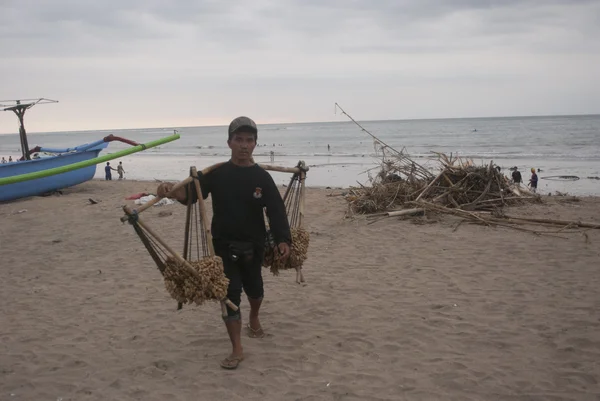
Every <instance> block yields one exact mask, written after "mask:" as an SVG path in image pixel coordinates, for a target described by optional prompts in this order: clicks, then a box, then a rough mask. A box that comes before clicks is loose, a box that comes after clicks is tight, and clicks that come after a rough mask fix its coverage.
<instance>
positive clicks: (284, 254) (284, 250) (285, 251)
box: [277, 242, 290, 260]
mask: <svg viewBox="0 0 600 401" xmlns="http://www.w3.org/2000/svg"><path fill="white" fill-rule="evenodd" d="M277 248H279V255H281V259H282V260H286V259H287V258H289V257H290V246H289V245H288V244H287V243H286V242H282V243H281V244H279V245H277Z"/></svg>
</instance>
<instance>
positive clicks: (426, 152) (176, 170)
mask: <svg viewBox="0 0 600 401" xmlns="http://www.w3.org/2000/svg"><path fill="white" fill-rule="evenodd" d="M339 119H340V121H339V122H329V123H299V124H269V125H259V134H258V145H259V146H257V148H256V149H255V151H254V157H255V160H256V161H257V162H259V163H270V158H271V156H270V152H271V151H273V152H274V160H275V161H274V163H273V164H277V165H281V166H295V165H296V164H297V163H298V161H299V160H303V161H305V162H306V164H307V165H309V166H310V170H309V172H308V174H307V185H309V186H319V187H332V188H339V187H348V186H356V185H358V182H360V183H362V184H368V183H369V170H370V171H371V174H372V175H373V172H375V173H376V171H377V166H378V161H379V159H378V157H377V154H376V152H375V146H374V141H373V139H372V138H371V137H370V136H369V135H368V134H367V133H365V132H363V131H362V130H361V129H360V128H359V127H358V126H357V125H356V124H354V123H353V122H352V121H349V120H347V119H346V120H344V117H343V116H339ZM360 124H361V125H362V126H363V127H364V128H365V129H366V130H368V131H369V132H371V133H372V134H373V135H375V136H376V137H378V138H379V139H380V140H381V141H383V142H385V143H387V144H388V145H389V146H391V147H393V148H395V149H397V150H402V149H405V152H407V153H408V154H409V155H410V156H411V158H413V159H414V160H415V161H416V162H418V163H419V164H422V165H424V166H426V167H428V168H430V169H431V170H432V171H435V170H436V169H437V168H438V166H439V164H438V162H437V158H436V156H435V154H433V153H432V152H442V153H446V154H450V153H452V154H453V155H458V156H461V157H464V158H470V159H473V161H474V162H475V163H476V164H481V165H483V164H488V163H489V162H490V161H491V160H493V161H494V163H495V164H497V165H499V166H500V167H501V168H502V172H503V173H504V174H506V175H508V176H510V173H511V172H510V171H509V168H511V167H513V166H517V167H518V168H519V170H521V174H522V175H523V177H524V179H525V181H526V182H527V181H528V179H529V176H530V173H529V170H530V169H531V168H532V167H534V168H536V169H540V172H539V173H538V175H539V177H540V181H539V184H538V188H539V191H540V192H541V193H553V194H554V193H555V192H556V191H560V192H566V193H569V194H572V195H600V180H599V179H595V178H594V177H600V115H588V116H549V117H505V118H469V119H436V120H399V121H364V122H360ZM174 130H176V131H177V132H178V133H179V134H180V135H181V138H180V139H179V140H176V141H174V142H170V143H168V144H165V145H163V146H160V147H157V148H152V149H149V150H146V151H144V152H140V153H136V154H133V155H129V156H126V157H124V158H121V159H119V160H115V161H113V162H111V164H112V165H116V164H118V162H119V161H122V162H123V165H124V168H125V171H126V174H125V176H126V178H127V179H136V180H153V179H160V180H174V181H175V180H181V179H183V178H185V177H186V176H187V174H188V171H189V167H190V166H192V165H194V166H196V167H197V168H198V169H201V168H203V167H206V166H209V165H211V164H213V163H216V162H218V161H223V160H227V159H228V158H229V155H230V151H229V148H228V147H227V142H226V140H227V128H226V127H223V126H222V127H168V128H144V129H127V130H103V131H82V132H53V133H31V134H28V139H29V144H30V147H34V146H36V145H39V146H48V147H58V148H62V147H72V146H77V145H80V144H83V143H88V142H92V141H95V140H98V139H100V138H102V137H104V136H106V135H109V134H114V135H116V136H121V137H125V138H128V139H131V140H134V141H137V142H139V143H145V142H149V141H152V140H155V139H158V138H161V137H164V136H167V135H170V134H172V133H173V131H174ZM19 144H20V142H19V139H18V136H17V135H16V134H15V135H0V157H1V156H4V157H6V158H8V156H9V155H12V156H13V158H15V157H20V153H19ZM328 146H329V148H328ZM127 147H128V145H125V144H122V143H119V142H113V143H111V144H110V145H109V147H108V149H107V150H106V151H103V152H102V153H101V154H106V153H107V152H108V153H110V152H114V151H117V150H121V149H125V148H127ZM101 167H102V166H100V167H99V168H97V172H96V177H97V178H103V169H102V168H101ZM272 174H273V177H274V179H275V181H276V182H277V184H283V183H287V182H288V180H289V175H286V174H283V173H272ZM557 176H576V177H579V179H578V180H564V179H560V178H558V177H557Z"/></svg>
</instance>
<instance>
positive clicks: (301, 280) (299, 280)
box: [296, 171, 306, 284]
mask: <svg viewBox="0 0 600 401" xmlns="http://www.w3.org/2000/svg"><path fill="white" fill-rule="evenodd" d="M304 181H306V173H305V172H304V171H302V172H300V205H299V208H300V210H299V215H298V227H300V228H301V227H302V221H303V220H304ZM296 283H298V284H300V283H304V274H302V266H300V267H298V268H296Z"/></svg>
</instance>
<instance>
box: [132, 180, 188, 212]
mask: <svg viewBox="0 0 600 401" xmlns="http://www.w3.org/2000/svg"><path fill="white" fill-rule="evenodd" d="M193 179H194V178H193V177H188V178H186V179H185V180H183V181H179V182H178V183H177V184H175V185H174V186H173V188H172V189H171V191H169V192H168V193H167V194H166V195H165V196H164V197H161V196H156V197H155V198H154V199H152V200H150V201H148V202H146V203H144V204H143V205H141V206H140V207H138V208H137V209H135V212H137V213H138V214H140V213H142V212H143V211H144V210H146V209H149V208H150V207H152V206H153V205H155V204H157V203H158V202H160V201H161V200H162V199H163V198H168V197H169V196H170V195H172V194H173V193H174V192H176V191H177V190H178V189H180V188H182V187H184V186H186V185H187V184H189V183H190V182H192V180H193ZM128 219H129V217H128V216H123V217H121V221H122V222H126V221H127V220H128Z"/></svg>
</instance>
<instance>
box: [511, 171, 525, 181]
mask: <svg viewBox="0 0 600 401" xmlns="http://www.w3.org/2000/svg"><path fill="white" fill-rule="evenodd" d="M512 179H513V181H514V183H515V184H521V182H523V177H521V172H520V171H519V169H518V168H517V167H515V170H514V171H513V172H512Z"/></svg>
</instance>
